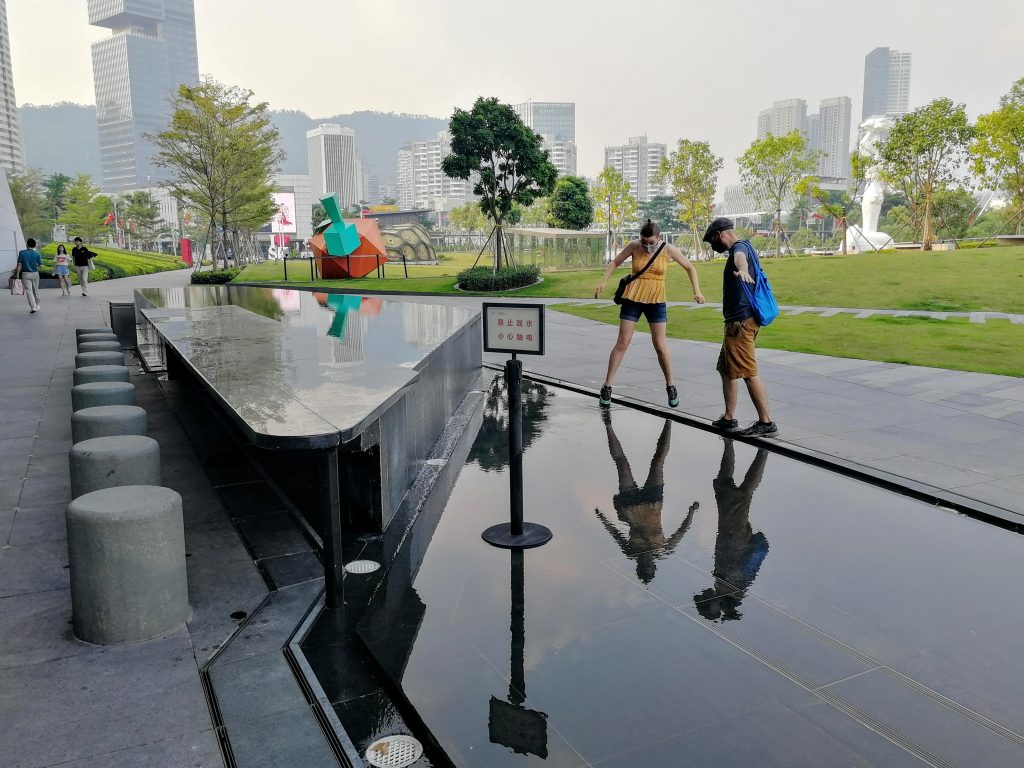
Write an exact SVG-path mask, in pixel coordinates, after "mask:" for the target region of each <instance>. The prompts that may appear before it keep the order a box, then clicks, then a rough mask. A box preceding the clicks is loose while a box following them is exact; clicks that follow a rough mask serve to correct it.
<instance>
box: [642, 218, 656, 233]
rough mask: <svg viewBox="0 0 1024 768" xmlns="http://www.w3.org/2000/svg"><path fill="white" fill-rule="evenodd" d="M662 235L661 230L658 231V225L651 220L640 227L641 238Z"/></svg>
mask: <svg viewBox="0 0 1024 768" xmlns="http://www.w3.org/2000/svg"><path fill="white" fill-rule="evenodd" d="M660 234H661V230H660V229H658V225H657V224H655V223H654V222H653V221H651V220H650V219H648V220H647V223H646V224H644V225H643V226H642V227H640V237H655V236H656V235H660Z"/></svg>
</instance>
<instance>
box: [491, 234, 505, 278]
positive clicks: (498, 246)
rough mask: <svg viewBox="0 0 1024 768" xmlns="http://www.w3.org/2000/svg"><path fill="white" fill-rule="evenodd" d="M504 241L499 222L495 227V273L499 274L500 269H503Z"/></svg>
mask: <svg viewBox="0 0 1024 768" xmlns="http://www.w3.org/2000/svg"><path fill="white" fill-rule="evenodd" d="M503 242H504V238H502V236H501V224H500V223H499V224H497V225H496V226H495V229H494V270H493V271H494V273H495V274H497V272H498V270H499V269H501V246H502V243H503Z"/></svg>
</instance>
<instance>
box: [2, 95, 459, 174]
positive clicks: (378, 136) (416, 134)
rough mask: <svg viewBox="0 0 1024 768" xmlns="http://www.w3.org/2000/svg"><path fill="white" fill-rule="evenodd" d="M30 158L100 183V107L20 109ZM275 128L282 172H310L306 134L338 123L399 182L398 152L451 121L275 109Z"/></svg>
mask: <svg viewBox="0 0 1024 768" xmlns="http://www.w3.org/2000/svg"><path fill="white" fill-rule="evenodd" d="M19 112H20V114H21V128H22V134H23V136H24V141H25V160H26V162H27V164H28V165H29V166H30V167H33V168H40V169H42V170H43V172H44V173H47V174H50V173H66V174H68V175H74V174H77V173H88V174H89V175H91V176H92V177H93V179H94V180H95V181H97V182H101V181H102V173H101V171H100V148H99V138H98V136H97V133H96V107H94V106H92V105H85V104H70V103H67V102H64V103H60V104H51V105H45V106H36V105H33V104H27V105H25V106H23V107H21V108H20V110H19ZM271 115H272V117H273V120H274V124H275V125H276V126H277V129H278V131H280V133H281V146H282V148H283V149H284V151H285V159H284V162H283V163H282V164H281V172H282V173H306V172H307V168H306V131H308V130H310V129H312V128H315V127H316V126H318V125H319V124H320V123H339V124H340V125H343V126H346V127H348V128H352V129H353V130H354V131H355V132H356V151H357V152H358V153H359V155H360V156H361V157H362V159H363V163H364V165H365V166H367V167H368V168H371V169H374V170H376V171H377V173H379V174H380V176H381V178H384V179H386V178H392V179H393V178H394V177H395V175H396V173H397V169H396V159H397V154H398V150H399V148H400V147H401V146H402V145H403V144H406V143H408V142H410V141H418V140H420V139H432V138H435V137H436V136H437V134H438V132H439V131H443V130H445V128H447V126H448V121H447V120H442V119H440V118H436V117H426V116H423V115H400V114H395V113H392V112H365V111H364V112H352V113H349V114H344V115H332V116H331V117H325V118H320V119H314V118H312V117H310V116H309V115H307V114H306V113H305V112H298V111H295V110H275V111H273V112H271Z"/></svg>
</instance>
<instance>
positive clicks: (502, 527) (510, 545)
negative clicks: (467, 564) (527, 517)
mask: <svg viewBox="0 0 1024 768" xmlns="http://www.w3.org/2000/svg"><path fill="white" fill-rule="evenodd" d="M480 535H481V537H482V538H483V540H484V541H486V542H487V543H488V544H492V545H494V546H495V547H502V548H503V549H530V548H531V547H539V546H540V545H541V544H547V543H548V542H549V541H551V536H552V534H551V529H550V528H545V527H544V526H543V525H539V524H538V523H523V532H522V533H521V534H520V535H518V536H514V535H513V534H512V524H511V523H500V524H499V525H492V526H491V527H490V528H488V529H487V530H486V531H484V532H483V533H482V534H480Z"/></svg>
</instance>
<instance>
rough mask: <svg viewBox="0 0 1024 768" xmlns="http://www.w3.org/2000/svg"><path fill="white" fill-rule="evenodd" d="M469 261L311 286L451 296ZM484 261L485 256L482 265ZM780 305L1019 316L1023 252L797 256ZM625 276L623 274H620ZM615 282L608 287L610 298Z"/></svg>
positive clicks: (551, 284) (279, 275)
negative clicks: (406, 272) (403, 275)
mask: <svg viewBox="0 0 1024 768" xmlns="http://www.w3.org/2000/svg"><path fill="white" fill-rule="evenodd" d="M475 256H476V254H475V253H469V254H451V255H450V258H449V259H447V260H445V261H442V262H441V263H440V264H438V265H437V266H422V267H413V266H410V267H409V279H408V280H405V279H403V277H402V269H401V266H400V265H397V266H396V265H389V266H387V267H386V268H385V274H386V278H385V279H384V280H380V279H378V278H376V277H368V278H363V279H361V280H326V281H321V282H319V283H317V284H318V285H329V286H339V287H345V288H350V289H355V290H358V289H364V290H386V291H394V292H403V291H410V292H416V293H422V292H427V293H442V294H452V293H456V291H455V275H456V274H457V273H458V272H459V271H460V270H462V269H464V268H466V267H468V266H470V265H471V264H472V262H473V259H474V258H475ZM485 260H486V254H485V255H484V259H482V260H481V261H482V262H483V261H485ZM722 265H723V262H722V261H713V262H705V263H700V264H698V265H697V270H698V273H699V275H700V282H701V288H702V290H703V291H704V295H705V296H706V297H707V299H708V301H719V300H721V286H722ZM764 267H765V270H766V271H767V272H768V275H769V278H770V279H771V282H772V286H773V288H774V289H775V294H776V297H777V298H778V300H779V303H780V304H794V305H805V304H809V305H813V306H823V307H868V308H877V309H932V310H945V311H962V312H964V311H993V312H1018V313H1020V312H1024V246H1010V247H1002V248H978V249H969V250H968V249H965V250H959V251H935V252H930V253H925V252H921V251H904V252H896V253H879V254H874V253H873V254H860V255H850V256H841V255H838V256H803V257H794V258H783V259H765V261H764ZM288 271H289V276H290V277H292V278H293V279H296V278H297V279H298V280H296V284H302V283H301V282H298V281H299V280H301V279H302V278H303V277H306V280H305V283H308V282H309V281H308V276H309V270H308V268H307V267H306V265H305V264H303V263H299V262H293V263H292V264H291V265H290V266H289V268H288ZM600 274H601V272H600V270H585V271H577V272H545V273H544V275H543V277H544V282H542V283H541V284H539V285H536V286H532V287H530V288H523V289H520V290H518V291H510V292H508V293H504V294H502V295H504V296H524V297H525V296H538V297H548V298H588V297H590V296H592V295H593V290H594V285H595V284H596V283H597V280H598V278H599V277H600ZM622 274H625V268H623V270H622ZM283 277H284V275H283V271H282V267H281V265H280V264H279V263H272V262H268V263H265V264H258V265H253V266H250V267H247V268H246V269H245V270H244V271H243V272H242V274H241V275H240V276H239V277H238V278H237V279H238V280H239V281H247V282H256V281H279V280H282V279H283ZM617 279H618V278H617V277H615V278H613V279H612V280H610V281H609V283H608V286H607V288H606V291H605V297H606V298H611V294H612V292H613V291H614V287H615V286H614V283H615V282H617ZM668 299H669V301H689V300H691V299H692V295H691V292H690V286H689V281H688V280H687V279H686V275H685V274H684V273H683V271H682V270H681V269H674V270H673V271H672V272H670V276H669V286H668Z"/></svg>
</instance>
